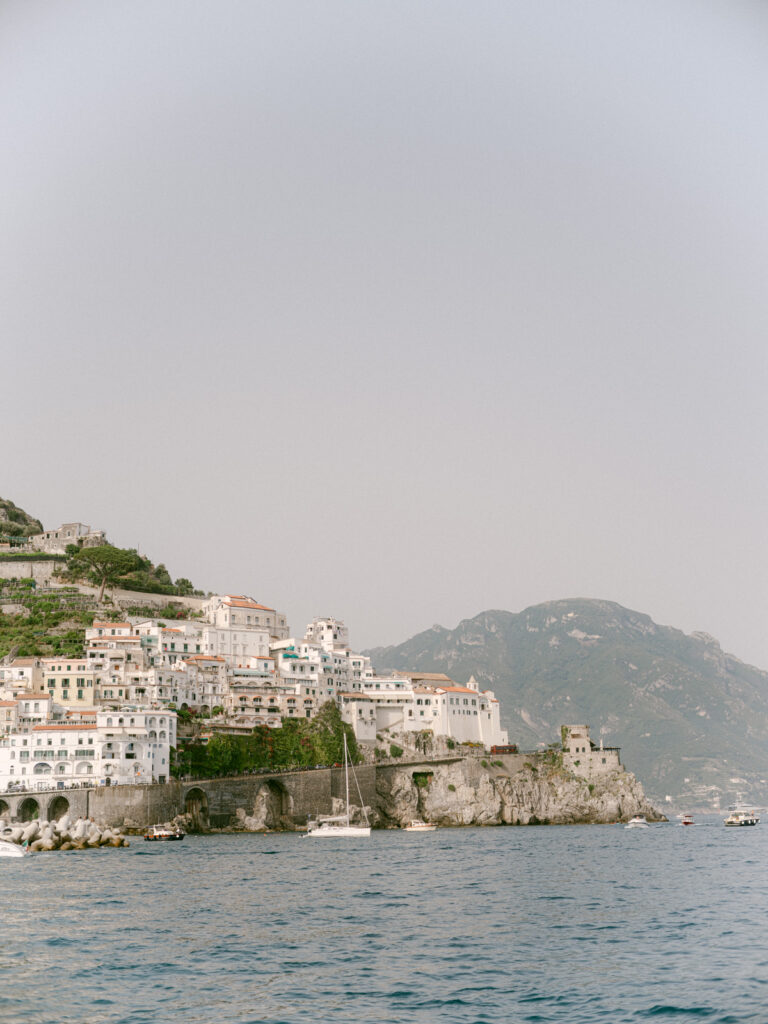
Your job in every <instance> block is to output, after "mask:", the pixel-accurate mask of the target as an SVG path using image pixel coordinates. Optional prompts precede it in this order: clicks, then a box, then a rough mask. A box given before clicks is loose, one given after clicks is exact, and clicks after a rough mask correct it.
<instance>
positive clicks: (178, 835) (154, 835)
mask: <svg viewBox="0 0 768 1024" xmlns="http://www.w3.org/2000/svg"><path fill="white" fill-rule="evenodd" d="M183 838H184V832H182V831H181V829H180V828H167V827H166V826H165V825H152V826H150V828H148V829H147V831H146V832H145V833H144V839H145V840H146V841H147V842H148V843H173V842H179V840H181V839H183Z"/></svg>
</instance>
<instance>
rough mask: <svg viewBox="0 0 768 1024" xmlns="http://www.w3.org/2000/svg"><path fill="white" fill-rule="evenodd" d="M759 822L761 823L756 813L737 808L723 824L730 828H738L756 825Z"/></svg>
mask: <svg viewBox="0 0 768 1024" xmlns="http://www.w3.org/2000/svg"><path fill="white" fill-rule="evenodd" d="M758 821H760V819H759V818H758V816H757V814H756V813H755V812H754V811H747V810H745V809H742V808H737V809H736V810H733V811H731V813H730V814H729V815H728V817H727V818H726V819H725V820H724V821H723V824H724V825H728V826H730V827H732V826H736V827H737V828H738V827H740V826H742V825H756V824H757V823H758Z"/></svg>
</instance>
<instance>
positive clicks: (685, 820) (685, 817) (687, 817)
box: [680, 814, 696, 825]
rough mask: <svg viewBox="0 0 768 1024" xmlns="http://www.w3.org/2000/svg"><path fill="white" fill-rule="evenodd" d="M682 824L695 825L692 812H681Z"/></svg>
mask: <svg viewBox="0 0 768 1024" xmlns="http://www.w3.org/2000/svg"><path fill="white" fill-rule="evenodd" d="M680 824H681V825H695V824H696V822H695V821H694V820H693V815H692V814H681V815H680Z"/></svg>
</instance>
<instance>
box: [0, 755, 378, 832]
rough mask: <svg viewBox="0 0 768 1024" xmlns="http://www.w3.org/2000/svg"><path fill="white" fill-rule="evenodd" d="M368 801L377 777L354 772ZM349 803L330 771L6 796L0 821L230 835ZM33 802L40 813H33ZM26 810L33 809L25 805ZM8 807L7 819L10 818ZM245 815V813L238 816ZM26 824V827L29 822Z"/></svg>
mask: <svg viewBox="0 0 768 1024" xmlns="http://www.w3.org/2000/svg"><path fill="white" fill-rule="evenodd" d="M355 774H356V775H357V781H358V783H359V785H360V790H361V792H362V796H363V801H364V803H365V804H366V805H367V806H368V807H371V808H373V807H375V803H376V769H375V768H374V767H373V766H372V765H360V766H359V767H357V768H356V769H355ZM349 796H350V802H351V803H353V804H356V805H358V806H359V804H360V797H359V796H358V793H357V786H356V785H355V783H354V781H353V780H352V778H350V794H349ZM343 798H344V770H343V769H341V768H324V769H318V770H316V771H307V772H291V773H288V774H279V773H276V774H264V775H247V776H242V777H238V778H231V779H209V780H204V781H190V782H176V781H174V782H169V783H167V784H164V785H152V786H99V787H98V788H96V787H94V788H92V789H65V790H55V791H52V792H43V793H39V792H38V793H13V794H10V793H7V794H3V795H2V796H0V816H5V815H6V813H8V814H9V816H10V817H11V818H12V819H13V820H22V818H24V815H25V814H26V815H28V816H29V818H31V817H33V816H34V817H37V816H39V817H40V818H44V819H47V818H48V817H49V814H50V812H51V810H52V808H53V809H56V810H57V812H58V813H57V814H56V816H57V817H60V816H61V814H63V813H64V811H65V810H67V808H66V807H63V804H62V800H65V801H66V802H67V803H68V805H69V807H68V809H69V813H70V814H73V815H74V816H75V817H78V816H80V815H82V816H84V817H88V818H93V819H94V820H95V821H98V822H99V823H100V824H104V825H125V826H126V827H127V828H137V829H139V828H146V827H147V826H148V825H155V824H157V823H159V822H164V821H172V820H173V818H175V817H176V816H177V815H180V814H191V815H193V816H194V817H196V821H195V822H194V824H196V825H197V826H199V827H206V826H210V827H213V828H228V827H230V826H233V825H236V824H237V822H238V820H240V819H241V818H242V817H243V814H244V815H245V816H249V817H250V816H252V815H253V814H254V813H257V812H258V813H259V814H260V816H261V818H262V819H263V827H266V828H291V827H296V826H302V825H306V823H307V818H308V817H314V816H316V815H318V814H333V813H335V812H336V808H335V807H334V799H336V800H339V799H343ZM30 801H33V802H34V805H35V807H36V813H34V814H33V813H32V811H33V809H34V808H33V805H32V804H31V803H30ZM25 802H26V804H25ZM6 807H7V809H8V811H7V812H6ZM238 811H240V812H243V813H241V814H240V815H238ZM29 818H27V820H29Z"/></svg>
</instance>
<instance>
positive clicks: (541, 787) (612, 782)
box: [376, 757, 666, 827]
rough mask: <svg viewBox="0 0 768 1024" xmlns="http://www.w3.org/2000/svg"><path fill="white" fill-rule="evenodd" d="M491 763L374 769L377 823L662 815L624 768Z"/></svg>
mask: <svg viewBox="0 0 768 1024" xmlns="http://www.w3.org/2000/svg"><path fill="white" fill-rule="evenodd" d="M499 763H503V762H495V763H494V764H493V765H490V764H489V765H488V767H483V765H482V763H481V762H480V761H479V760H478V759H477V758H474V757H471V758H465V759H464V760H461V761H454V762H452V763H450V764H439V765H431V766H428V767H427V766H424V767H422V768H417V769H413V768H408V767H405V766H403V767H400V766H397V765H393V766H391V767H386V768H383V767H379V768H378V770H377V772H376V791H377V810H378V812H379V824H380V825H382V826H384V827H387V826H389V827H392V826H398V825H405V824H407V823H408V822H409V821H411V820H412V819H413V818H422V819H424V820H425V821H430V822H434V823H436V824H438V825H537V824H541V825H545V824H546V825H576V824H608V823H610V822H615V821H628V820H629V818H631V817H632V816H633V815H635V814H643V815H645V816H646V818H648V820H649V821H664V820H666V819H665V818H664V816H663V815H662V814H660V813H659V812H658V811H657V810H656V809H655V808H654V807H653V806H652V805H651V804H650V803H649V801H648V800H647V799H646V797H645V794H644V792H643V788H642V786H641V785H640V783H639V782H638V781H637V779H636V778H635V776H634V775H632V774H631V773H630V772H626V771H623V770H619V771H616V772H611V773H608V774H605V775H603V776H600V777H597V778H595V779H594V781H591V782H587V781H586V780H585V779H580V778H577V777H576V776H575V775H571V774H570V773H569V772H566V771H564V770H563V769H562V768H561V767H560V766H559V765H558V764H557V763H555V764H545V763H543V762H539V764H538V765H537V764H533V763H531V762H528V763H526V765H525V767H523V768H521V769H519V770H517V771H509V770H507V769H506V768H504V767H498V765H499Z"/></svg>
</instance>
